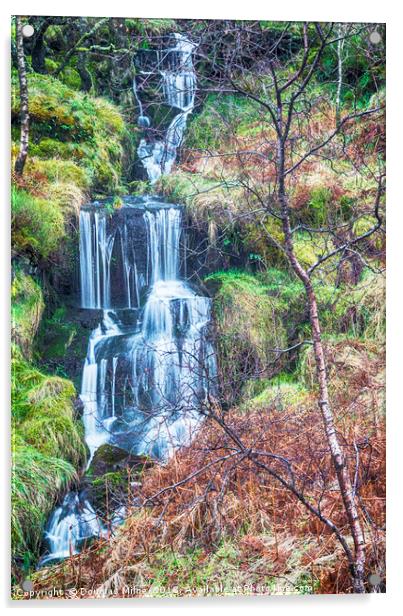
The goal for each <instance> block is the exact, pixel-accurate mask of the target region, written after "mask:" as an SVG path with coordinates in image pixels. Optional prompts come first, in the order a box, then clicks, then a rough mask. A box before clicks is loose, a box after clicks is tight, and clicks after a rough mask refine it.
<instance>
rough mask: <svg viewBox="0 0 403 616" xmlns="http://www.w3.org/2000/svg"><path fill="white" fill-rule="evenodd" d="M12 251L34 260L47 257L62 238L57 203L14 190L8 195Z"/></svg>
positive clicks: (62, 230) (62, 227) (61, 219)
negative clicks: (27, 255)
mask: <svg viewBox="0 0 403 616" xmlns="http://www.w3.org/2000/svg"><path fill="white" fill-rule="evenodd" d="M11 233H12V241H13V249H14V250H15V251H16V252H17V253H18V254H24V253H27V254H29V255H30V256H33V257H35V258H36V259H37V260H39V259H41V258H46V257H48V256H49V255H50V254H51V253H52V252H53V251H54V250H56V248H57V247H58V245H59V242H60V241H61V239H62V238H63V237H64V234H65V229H64V219H63V215H62V212H61V210H60V208H59V207H58V204H57V203H54V202H52V201H49V200H47V199H42V198H39V197H33V196H32V195H31V194H29V193H28V192H26V191H24V190H20V189H19V188H16V187H15V186H13V187H12V192H11Z"/></svg>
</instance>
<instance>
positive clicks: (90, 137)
mask: <svg viewBox="0 0 403 616" xmlns="http://www.w3.org/2000/svg"><path fill="white" fill-rule="evenodd" d="M66 70H67V69H66ZM69 71H70V72H71V76H72V77H73V81H74V83H71V85H72V87H69V85H66V83H63V82H62V80H60V79H55V78H54V77H51V76H50V75H39V74H37V73H32V74H30V75H29V76H28V87H29V93H30V116H31V127H30V128H31V141H30V150H29V155H31V156H34V157H35V156H38V158H40V159H42V160H41V161H35V160H34V161H32V160H31V162H30V156H29V157H28V163H27V169H26V174H29V173H30V170H29V166H30V164H31V165H32V168H31V172H32V173H35V172H40V173H44V174H45V176H46V177H47V179H48V180H49V181H50V182H53V181H55V179H56V180H57V181H61V178H63V181H64V182H67V183H69V182H70V181H72V182H74V183H75V184H76V186H78V187H80V188H82V189H83V190H88V189H92V190H95V191H97V192H103V193H109V192H113V191H114V190H117V189H118V188H119V184H120V176H121V161H122V156H123V151H122V139H123V137H124V133H125V124H124V120H123V118H122V115H121V113H120V112H119V110H118V109H117V107H116V106H115V105H113V104H112V103H111V102H109V101H107V100H106V99H102V98H93V97H91V96H89V95H87V94H84V93H82V92H78V91H76V90H75V89H73V88H76V87H77V75H76V74H75V69H69ZM61 79H63V75H62V77H61ZM12 117H13V124H14V128H17V127H18V122H19V86H18V80H17V78H16V76H14V77H13V87H12ZM58 143H59V144H60V145H59V147H58V146H57V144H58ZM70 155H71V156H70ZM46 157H49V158H50V159H51V162H49V161H46V164H44V163H45V161H44V160H43V159H46ZM60 158H61V159H63V160H62V161H60V160H58V159H60ZM56 159H57V160H56ZM72 159H74V160H72Z"/></svg>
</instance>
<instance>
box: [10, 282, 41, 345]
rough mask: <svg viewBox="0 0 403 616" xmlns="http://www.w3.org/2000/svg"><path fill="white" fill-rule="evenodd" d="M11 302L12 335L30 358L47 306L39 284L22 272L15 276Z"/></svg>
mask: <svg viewBox="0 0 403 616" xmlns="http://www.w3.org/2000/svg"><path fill="white" fill-rule="evenodd" d="M11 302H12V304H11V335H12V338H13V340H15V342H16V343H17V344H18V345H20V347H21V349H22V350H23V352H24V354H25V355H26V356H28V357H29V356H30V354H31V351H32V343H33V340H34V336H35V334H36V332H37V330H38V327H39V323H40V320H41V317H42V313H43V310H44V306H45V304H44V301H43V295H42V290H41V288H40V286H39V285H38V283H37V282H35V280H34V279H33V278H32V277H31V276H28V275H27V274H24V273H23V272H22V271H21V270H17V271H16V273H15V274H14V279H13V282H12V285H11Z"/></svg>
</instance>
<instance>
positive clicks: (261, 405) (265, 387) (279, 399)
mask: <svg viewBox="0 0 403 616" xmlns="http://www.w3.org/2000/svg"><path fill="white" fill-rule="evenodd" d="M292 379H293V376H292V375H289V374H285V375H277V376H276V377H274V378H273V379H266V380H261V381H258V382H257V383H256V382H252V383H250V384H249V383H248V387H247V388H246V391H245V394H244V395H245V398H247V399H246V401H245V402H244V403H243V404H242V406H241V410H242V411H244V412H248V411H251V410H253V411H256V410H259V409H265V408H267V407H269V406H274V407H275V408H276V409H277V410H279V411H282V410H284V409H286V408H287V407H289V406H292V405H294V404H301V403H302V402H303V401H304V399H305V397H306V395H307V394H308V390H307V389H306V388H305V387H304V386H303V385H301V383H299V382H297V381H295V380H292ZM257 385H259V386H260V387H261V388H262V389H261V391H260V392H259V393H257V394H256V395H253V394H254V393H255V390H256V386H257ZM249 393H251V394H252V395H251V397H250V398H249V397H248V394H249Z"/></svg>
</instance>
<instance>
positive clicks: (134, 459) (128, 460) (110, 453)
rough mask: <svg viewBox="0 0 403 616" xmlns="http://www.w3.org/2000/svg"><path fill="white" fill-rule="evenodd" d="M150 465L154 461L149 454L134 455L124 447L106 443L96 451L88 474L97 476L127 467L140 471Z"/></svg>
mask: <svg viewBox="0 0 403 616" xmlns="http://www.w3.org/2000/svg"><path fill="white" fill-rule="evenodd" d="M149 466H152V462H151V460H150V459H149V458H147V456H137V455H133V454H130V453H128V452H127V451H125V450H124V449H120V447H116V446H115V445H110V444H109V443H105V444H104V445H101V447H99V448H98V449H97V451H96V452H95V454H94V457H93V458H92V461H91V464H90V467H89V469H88V473H87V474H88V476H90V477H94V478H96V477H101V476H103V475H105V474H106V473H113V472H116V471H121V470H122V469H126V468H132V469H136V470H138V471H139V472H140V471H141V470H143V469H144V468H145V467H149Z"/></svg>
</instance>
